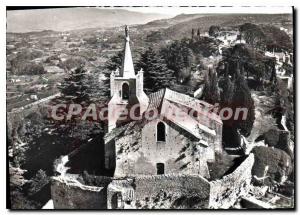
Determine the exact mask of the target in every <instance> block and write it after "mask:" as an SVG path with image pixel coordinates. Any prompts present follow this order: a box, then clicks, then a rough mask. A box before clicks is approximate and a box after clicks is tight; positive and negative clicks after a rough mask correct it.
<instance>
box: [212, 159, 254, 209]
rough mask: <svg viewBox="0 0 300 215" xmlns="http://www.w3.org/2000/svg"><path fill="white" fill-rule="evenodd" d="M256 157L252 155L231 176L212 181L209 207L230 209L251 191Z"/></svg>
mask: <svg viewBox="0 0 300 215" xmlns="http://www.w3.org/2000/svg"><path fill="white" fill-rule="evenodd" d="M253 164H254V155H253V154H250V155H249V156H248V157H247V158H246V160H244V161H243V162H242V164H241V165H240V166H239V167H238V168H237V169H235V170H234V171H233V172H232V173H231V174H229V175H226V176H224V177H223V178H222V179H220V180H216V181H211V182H210V184H211V187H210V200H209V207H210V208H214V209H217V208H218V209H222V208H223V209H227V208H230V207H231V206H232V205H233V204H234V203H235V202H236V201H237V199H238V198H239V197H240V196H243V195H245V194H246V193H248V191H249V185H250V182H251V178H252V174H251V170H252V166H253Z"/></svg>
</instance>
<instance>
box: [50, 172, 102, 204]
mask: <svg viewBox="0 0 300 215" xmlns="http://www.w3.org/2000/svg"><path fill="white" fill-rule="evenodd" d="M51 198H52V200H53V204H54V208H55V209H106V208H107V206H106V188H104V187H95V186H86V185H83V184H81V183H79V182H78V181H76V180H75V179H74V180H64V179H63V178H61V177H53V178H52V180H51Z"/></svg>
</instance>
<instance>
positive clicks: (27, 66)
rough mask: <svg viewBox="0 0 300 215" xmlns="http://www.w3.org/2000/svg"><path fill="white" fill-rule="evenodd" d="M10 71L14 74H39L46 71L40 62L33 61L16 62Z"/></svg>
mask: <svg viewBox="0 0 300 215" xmlns="http://www.w3.org/2000/svg"><path fill="white" fill-rule="evenodd" d="M12 72H13V74H16V75H41V74H45V73H46V71H45V69H44V67H43V65H42V64H37V63H33V62H22V63H18V64H17V65H14V67H13V69H12Z"/></svg>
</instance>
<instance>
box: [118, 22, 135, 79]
mask: <svg viewBox="0 0 300 215" xmlns="http://www.w3.org/2000/svg"><path fill="white" fill-rule="evenodd" d="M129 41H130V39H129V34H128V26H127V25H126V26H125V47H124V53H123V59H122V68H121V74H120V75H121V77H124V78H134V77H135V72H134V67H133V61H132V56H131V51H130V44H129Z"/></svg>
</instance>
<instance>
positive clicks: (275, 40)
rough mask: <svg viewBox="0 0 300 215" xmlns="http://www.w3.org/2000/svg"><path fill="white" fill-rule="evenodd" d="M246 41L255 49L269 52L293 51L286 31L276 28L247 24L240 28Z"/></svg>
mask: <svg viewBox="0 0 300 215" xmlns="http://www.w3.org/2000/svg"><path fill="white" fill-rule="evenodd" d="M240 31H241V33H242V35H243V38H244V39H245V41H246V42H247V43H248V44H250V45H251V46H252V47H253V48H254V47H255V48H259V49H262V50H268V51H273V50H275V51H289V52H290V51H292V41H291V39H290V37H289V35H287V34H286V33H285V32H284V31H282V30H280V29H279V28H277V27H275V26H269V25H256V24H251V23H245V24H243V25H241V26H240Z"/></svg>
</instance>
